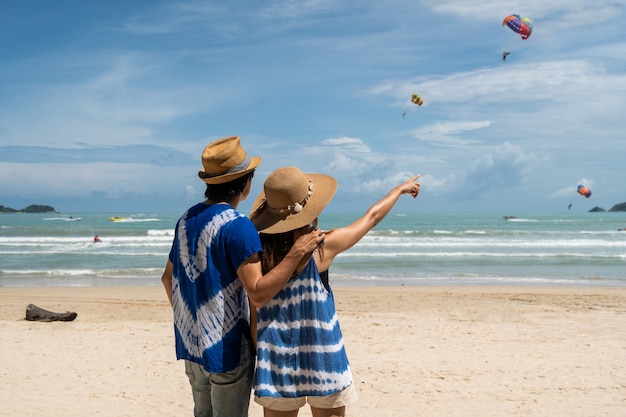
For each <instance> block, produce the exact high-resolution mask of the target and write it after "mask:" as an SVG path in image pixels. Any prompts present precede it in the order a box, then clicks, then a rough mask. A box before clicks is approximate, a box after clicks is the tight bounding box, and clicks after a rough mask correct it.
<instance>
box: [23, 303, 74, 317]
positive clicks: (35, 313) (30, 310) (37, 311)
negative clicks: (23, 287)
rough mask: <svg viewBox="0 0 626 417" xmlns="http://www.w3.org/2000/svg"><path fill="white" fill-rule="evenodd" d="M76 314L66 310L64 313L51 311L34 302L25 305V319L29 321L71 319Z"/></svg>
mask: <svg viewBox="0 0 626 417" xmlns="http://www.w3.org/2000/svg"><path fill="white" fill-rule="evenodd" d="M76 316H78V314H77V313H74V312H70V311H66V312H65V313H53V312H52V311H48V310H44V309H43V308H41V307H37V306H36V305H34V304H29V305H28V307H26V320H30V321H72V320H74V319H75V318H76Z"/></svg>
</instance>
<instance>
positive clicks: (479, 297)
mask: <svg viewBox="0 0 626 417" xmlns="http://www.w3.org/2000/svg"><path fill="white" fill-rule="evenodd" d="M333 292H334V294H335V300H336V305H337V311H338V314H339V321H340V324H341V328H342V332H343V335H344V340H345V344H346V349H347V353H348V358H349V360H350V364H351V366H352V369H353V373H354V382H355V386H356V388H357V392H358V394H359V400H358V401H357V403H355V404H354V405H352V406H349V407H348V409H347V415H349V416H385V417H388V416H389V417H394V416H398V417H400V416H402V417H406V416H409V415H416V414H418V415H437V416H459V415H463V416H464V417H465V416H476V417H478V416H481V417H482V416H493V417H501V416H502V415H508V416H520V417H521V416H524V417H544V416H546V415H557V416H588V417H595V416H598V415H603V416H615V417H618V416H620V417H621V416H622V415H623V410H624V409H626V382H624V378H623V376H624V375H626V363H624V360H623V356H624V352H625V349H626V333H625V332H624V330H623V325H624V323H626V288H598V287H564V286H551V287H544V286H541V287H539V286H508V285H507V286H438V287H433V286H426V287H420V286H385V287H379V286H376V287H344V286H337V287H334V288H333ZM0 297H2V300H3V303H2V305H0V340H2V350H3V352H2V353H3V354H2V355H0V374H1V375H2V377H1V378H0V402H2V404H3V410H2V412H0V415H7V416H8V415H20V416H33V417H34V416H41V415H63V416H64V417H73V416H76V417H78V416H80V417H83V416H85V415H99V416H104V417H126V416H128V417H131V416H133V417H134V416H136V415H161V416H172V417H173V416H179V415H192V414H193V413H192V400H191V393H190V389H189V383H188V381H187V378H186V376H185V373H184V366H183V363H182V362H180V361H176V359H175V353H174V339H173V329H172V322H171V309H170V306H169V303H168V301H167V297H166V295H165V291H164V290H163V288H162V287H161V286H160V285H153V286H101V287H0ZM30 303H33V304H35V305H37V306H39V307H42V308H44V309H47V310H50V311H53V312H65V311H74V312H77V313H78V317H77V318H76V320H74V321H72V322H50V323H45V322H29V321H26V320H24V313H25V309H26V306H27V305H28V304H30ZM416 410H419V411H417V412H416ZM3 413H4V414H3ZM249 415H250V416H252V417H261V416H262V415H263V411H262V408H261V407H259V406H258V405H257V404H255V403H254V402H252V403H251V405H250V414H249ZM310 415H311V414H310V411H309V409H308V408H307V407H305V408H303V409H302V410H301V412H300V416H305V417H306V416H310Z"/></svg>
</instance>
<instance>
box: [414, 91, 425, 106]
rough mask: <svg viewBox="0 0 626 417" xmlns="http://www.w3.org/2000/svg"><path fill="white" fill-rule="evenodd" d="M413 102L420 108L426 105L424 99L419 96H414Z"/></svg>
mask: <svg viewBox="0 0 626 417" xmlns="http://www.w3.org/2000/svg"><path fill="white" fill-rule="evenodd" d="M411 101H412V102H413V103H415V104H417V105H418V106H421V105H422V104H424V100H422V98H421V97H420V96H418V95H417V94H413V95H412V96H411Z"/></svg>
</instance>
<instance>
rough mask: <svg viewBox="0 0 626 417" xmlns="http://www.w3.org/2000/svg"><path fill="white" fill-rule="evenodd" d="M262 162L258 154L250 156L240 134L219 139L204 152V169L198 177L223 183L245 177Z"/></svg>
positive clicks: (209, 181)
mask: <svg viewBox="0 0 626 417" xmlns="http://www.w3.org/2000/svg"><path fill="white" fill-rule="evenodd" d="M259 164H261V158H260V157H258V156H253V157H251V158H250V157H248V156H247V155H246V151H245V150H244V149H243V147H242V146H241V144H240V143H239V136H230V137H228V138H223V139H218V140H216V141H215V142H211V143H209V144H208V145H207V146H206V147H205V148H204V152H202V166H203V168H202V170H201V171H199V172H198V177H200V179H201V180H202V181H204V182H206V183H207V184H223V183H225V182H229V181H232V180H236V179H237V178H240V177H243V176H244V175H246V174H247V173H248V172H250V171H252V170H253V169H255V168H256V167H258V166H259Z"/></svg>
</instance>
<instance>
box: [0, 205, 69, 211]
mask: <svg viewBox="0 0 626 417" xmlns="http://www.w3.org/2000/svg"><path fill="white" fill-rule="evenodd" d="M56 212H57V211H56V210H55V209H54V207H51V206H43V205H41V204H32V205H30V206H28V207H25V208H23V209H21V210H16V209H14V208H11V207H5V206H2V205H0V213H56Z"/></svg>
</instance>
